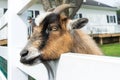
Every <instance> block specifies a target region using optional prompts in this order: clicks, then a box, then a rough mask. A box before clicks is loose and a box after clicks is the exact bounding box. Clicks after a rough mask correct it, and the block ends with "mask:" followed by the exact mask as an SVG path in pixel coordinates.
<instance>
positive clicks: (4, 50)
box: [0, 46, 8, 60]
mask: <svg viewBox="0 0 120 80" xmlns="http://www.w3.org/2000/svg"><path fill="white" fill-rule="evenodd" d="M0 56H2V57H3V58H5V59H6V60H7V59H8V47H4V46H0Z"/></svg>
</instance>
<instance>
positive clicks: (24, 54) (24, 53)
mask: <svg viewBox="0 0 120 80" xmlns="http://www.w3.org/2000/svg"><path fill="white" fill-rule="evenodd" d="M28 52H29V51H28V50H23V51H22V52H21V53H20V55H21V57H24V56H26V55H27V54H28Z"/></svg>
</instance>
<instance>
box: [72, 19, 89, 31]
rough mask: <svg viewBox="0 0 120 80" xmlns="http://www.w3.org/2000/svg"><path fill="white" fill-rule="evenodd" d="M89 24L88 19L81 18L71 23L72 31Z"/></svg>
mask: <svg viewBox="0 0 120 80" xmlns="http://www.w3.org/2000/svg"><path fill="white" fill-rule="evenodd" d="M87 23H88V19H87V18H80V19H75V20H72V21H71V23H70V24H71V29H80V28H82V27H83V26H85V25H86V24H87Z"/></svg>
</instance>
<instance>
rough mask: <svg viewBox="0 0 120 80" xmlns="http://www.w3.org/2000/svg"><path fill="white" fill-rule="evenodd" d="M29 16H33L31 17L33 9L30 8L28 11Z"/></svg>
mask: <svg viewBox="0 0 120 80" xmlns="http://www.w3.org/2000/svg"><path fill="white" fill-rule="evenodd" d="M28 16H29V17H31V18H33V10H29V11H28Z"/></svg>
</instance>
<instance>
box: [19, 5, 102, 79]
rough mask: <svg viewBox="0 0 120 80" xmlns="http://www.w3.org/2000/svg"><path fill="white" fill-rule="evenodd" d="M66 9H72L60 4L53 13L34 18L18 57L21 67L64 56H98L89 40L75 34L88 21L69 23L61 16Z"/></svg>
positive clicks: (79, 32) (97, 49) (72, 21)
mask: <svg viewBox="0 0 120 80" xmlns="http://www.w3.org/2000/svg"><path fill="white" fill-rule="evenodd" d="M70 7H74V6H71V5H70V4H64V5H61V6H59V7H57V8H56V9H55V10H54V11H53V12H46V13H44V14H43V15H39V16H38V17H37V18H36V20H35V21H36V25H37V27H35V29H34V32H33V35H32V37H31V38H30V40H29V41H28V43H27V45H26V46H25V48H24V49H23V50H22V51H21V53H20V54H21V60H20V61H21V62H22V63H24V64H33V63H36V62H38V61H39V60H41V61H49V60H56V59H59V57H60V55H61V54H63V53H67V52H73V53H84V54H95V55H102V52H101V51H100V49H99V48H98V47H97V45H96V44H95V42H94V41H93V40H92V38H91V37H89V36H88V35H87V34H85V33H84V32H83V31H81V30H77V29H80V28H82V27H83V26H85V24H86V23H87V22H88V19H86V18H80V19H75V20H71V19H69V18H67V17H66V16H65V15H64V14H61V12H62V11H63V10H64V9H66V8H70ZM53 74H55V73H54V72H53ZM51 80H52V79H51Z"/></svg>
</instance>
